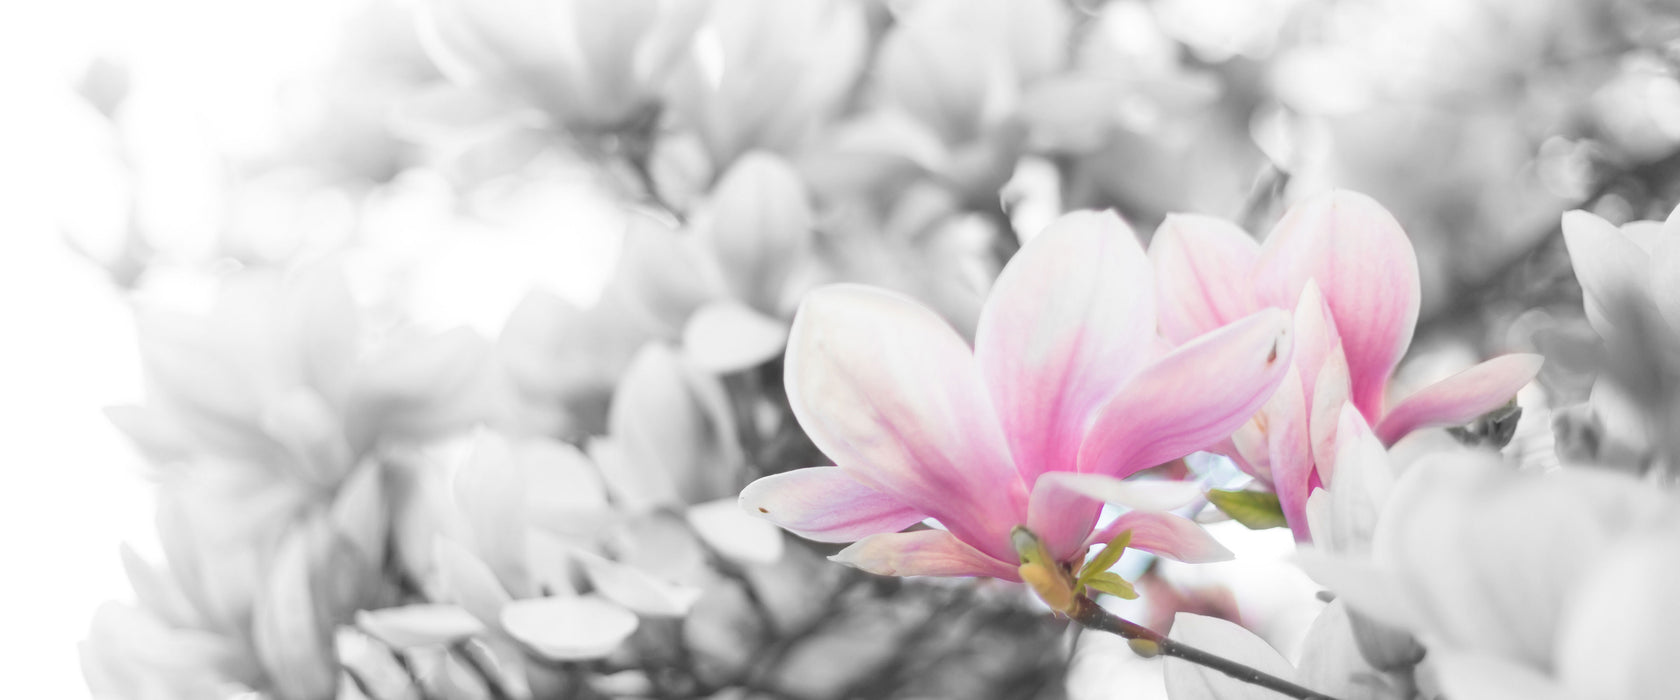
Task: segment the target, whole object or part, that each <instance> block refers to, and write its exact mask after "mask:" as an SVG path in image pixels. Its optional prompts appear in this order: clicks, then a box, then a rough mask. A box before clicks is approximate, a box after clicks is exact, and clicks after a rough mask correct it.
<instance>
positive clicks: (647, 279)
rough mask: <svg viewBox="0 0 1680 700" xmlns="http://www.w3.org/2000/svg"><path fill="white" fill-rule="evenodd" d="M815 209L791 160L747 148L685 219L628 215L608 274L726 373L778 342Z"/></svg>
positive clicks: (805, 267)
mask: <svg viewBox="0 0 1680 700" xmlns="http://www.w3.org/2000/svg"><path fill="white" fill-rule="evenodd" d="M813 216H814V214H813V212H812V210H811V202H810V195H809V194H808V193H807V192H806V190H805V187H804V184H803V182H802V181H801V180H800V177H799V174H798V173H796V172H795V171H794V170H793V168H792V167H790V166H789V165H788V164H787V163H786V162H785V161H783V160H782V159H781V158H779V157H777V156H774V155H771V154H768V153H762V152H753V153H748V154H746V155H744V156H742V157H741V158H740V159H739V160H737V161H736V162H735V164H734V165H732V166H731V167H730V168H729V170H728V171H727V172H725V173H724V175H723V178H722V179H721V180H720V181H719V182H718V184H717V186H716V187H715V188H713V190H712V191H711V193H710V195H708V197H707V198H706V199H705V200H704V201H703V202H701V203H700V205H699V206H698V207H697V208H696V211H695V212H694V214H693V216H692V218H691V220H690V221H689V223H688V224H687V225H686V226H685V227H684V228H683V229H680V230H673V229H670V228H668V227H666V226H663V225H660V224H659V223H657V222H654V221H651V220H647V219H641V220H638V221H636V222H635V223H633V224H632V225H631V227H630V230H629V231H628V232H627V234H626V240H625V244H624V253H623V258H622V260H621V261H620V266H619V270H620V274H619V277H618V279H616V280H615V281H614V284H616V285H618V286H619V287H620V290H619V291H622V293H623V294H624V297H625V299H626V300H627V301H628V302H629V303H630V304H632V305H633V306H634V307H635V308H636V309H637V310H639V311H641V312H642V314H643V315H644V317H645V320H646V321H647V322H648V323H650V325H651V327H652V328H654V329H655V333H656V334H657V335H658V336H660V337H663V338H666V339H669V340H680V341H681V342H682V346H683V351H684V354H685V355H687V356H688V357H689V358H690V359H691V360H692V361H694V362H696V363H697V364H699V365H700V366H703V367H705V368H707V369H710V370H712V371H714V372H718V373H729V372H734V371H737V370H741V369H746V368H748V367H752V366H755V365H758V364H762V363H763V362H765V361H766V360H768V359H770V358H771V357H774V356H775V355H776V354H778V353H780V352H781V350H782V347H783V345H784V343H785V342H786V336H787V330H786V329H787V326H786V321H785V320H783V319H785V318H786V317H787V316H788V315H789V314H790V313H791V311H792V306H793V303H794V301H795V300H796V299H797V298H798V292H799V291H800V290H801V286H802V284H803V283H802V282H801V279H802V278H803V279H808V278H809V275H810V273H811V267H812V266H813V264H814V263H813V261H812V260H811V252H812V238H813V230H812V229H813V226H814V221H813ZM799 273H804V274H803V275H802V276H801V275H799Z"/></svg>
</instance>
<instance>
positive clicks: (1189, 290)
mask: <svg viewBox="0 0 1680 700" xmlns="http://www.w3.org/2000/svg"><path fill="white" fill-rule="evenodd" d="M1149 259H1150V261H1151V262H1152V263H1153V264H1154V266H1155V290H1156V291H1155V293H1156V296H1157V298H1158V300H1159V308H1160V312H1161V319H1160V327H1161V334H1162V335H1163V336H1165V337H1166V338H1167V339H1168V340H1169V341H1171V342H1173V343H1185V342H1189V341H1190V340H1191V339H1193V338H1195V337H1196V336H1198V335H1201V334H1203V333H1207V332H1208V331H1211V330H1213V329H1215V328H1218V327H1220V326H1223V325H1225V324H1228V323H1231V322H1232V321H1236V320H1238V319H1241V318H1243V317H1245V316H1248V315H1249V314H1252V313H1254V312H1255V311H1258V310H1260V308H1261V307H1262V306H1263V304H1262V303H1261V301H1260V298H1259V296H1258V295H1257V294H1256V293H1255V292H1254V285H1253V276H1254V269H1255V265H1256V263H1257V262H1258V261H1259V259H1260V244H1259V243H1256V242H1255V240H1254V238H1253V237H1252V236H1250V235H1248V232H1246V231H1243V230H1242V229H1241V228H1238V227H1237V225H1236V224H1233V223H1231V222H1229V221H1225V220H1223V219H1218V218H1214V217H1211V216H1201V215H1197V214H1170V215H1168V216H1167V218H1166V220H1165V221H1162V222H1161V226H1160V227H1159V228H1157V229H1155V238H1154V239H1153V240H1151V241H1150V243H1149Z"/></svg>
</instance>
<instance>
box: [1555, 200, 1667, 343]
mask: <svg viewBox="0 0 1680 700" xmlns="http://www.w3.org/2000/svg"><path fill="white" fill-rule="evenodd" d="M1675 211H1676V214H1670V215H1669V217H1668V220H1667V221H1663V222H1657V221H1636V222H1633V223H1630V224H1627V225H1625V226H1622V227H1620V228H1617V227H1616V226H1614V225H1612V224H1611V223H1610V222H1608V221H1605V220H1604V219H1602V218H1599V217H1597V216H1594V215H1593V214H1590V213H1588V212H1584V211H1572V212H1569V213H1567V214H1564V215H1563V237H1564V242H1565V243H1567V244H1568V246H1569V259H1570V262H1571V263H1572V264H1573V266H1574V268H1575V278H1576V279H1577V280H1579V281H1580V283H1581V291H1582V292H1583V295H1584V296H1585V299H1584V302H1585V304H1586V313H1587V322H1588V323H1591V324H1592V327H1593V330H1596V331H1598V333H1599V335H1600V336H1603V337H1605V338H1607V339H1608V338H1611V337H1613V336H1615V335H1617V327H1616V323H1615V321H1616V320H1617V316H1618V314H1617V313H1616V312H1615V311H1614V309H1615V307H1617V306H1619V305H1622V304H1647V303H1648V304H1650V305H1652V306H1655V307H1656V310H1657V312H1658V313H1659V314H1660V316H1659V318H1661V319H1663V320H1664V321H1666V322H1667V323H1668V326H1669V329H1670V330H1671V331H1673V332H1674V333H1680V275H1676V274H1674V272H1675V271H1676V270H1680V209H1676V210H1675Z"/></svg>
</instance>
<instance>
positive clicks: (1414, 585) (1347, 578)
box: [1303, 454, 1680, 698]
mask: <svg viewBox="0 0 1680 700" xmlns="http://www.w3.org/2000/svg"><path fill="white" fill-rule="evenodd" d="M1494 461H1495V460H1493V459H1492V458H1490V457H1487V456H1486V455H1481V454H1466V455H1442V456H1440V457H1439V458H1437V459H1435V460H1433V461H1431V462H1425V463H1419V464H1416V465H1413V466H1412V467H1411V468H1409V469H1408V470H1407V471H1406V473H1405V474H1404V475H1403V476H1402V477H1401V478H1400V479H1399V481H1398V482H1396V483H1395V485H1394V491H1393V494H1392V496H1391V497H1390V498H1389V499H1388V504H1387V507H1386V508H1385V509H1384V510H1383V512H1382V516H1381V518H1380V520H1379V521H1378V522H1377V523H1376V524H1375V529H1374V533H1373V536H1372V549H1371V555H1370V557H1369V558H1368V559H1366V558H1360V557H1351V556H1340V557H1336V558H1328V557H1324V556H1322V555H1320V556H1313V557H1310V558H1307V559H1306V560H1305V561H1304V562H1303V563H1304V564H1305V565H1306V568H1307V570H1308V573H1310V574H1312V575H1313V577H1314V578H1316V579H1317V580H1318V581H1319V582H1321V583H1324V584H1325V585H1327V586H1329V587H1330V588H1331V589H1332V590H1333V591H1335V592H1336V594H1337V595H1338V596H1339V597H1341V598H1345V599H1346V601H1347V604H1348V605H1349V606H1350V608H1352V609H1355V610H1359V611H1361V612H1364V613H1365V614H1368V615H1370V616H1372V617H1373V618H1375V619H1377V620H1379V621H1381V622H1384V623H1386V624H1388V625H1392V626H1394V627H1397V628H1400V629H1405V630H1408V631H1410V632H1412V633H1414V634H1416V635H1418V637H1419V639H1420V641H1422V642H1423V644H1424V646H1426V647H1427V648H1428V649H1429V653H1428V655H1427V657H1425V663H1429V664H1433V665H1434V667H1435V669H1436V671H1437V673H1438V674H1439V679H1440V683H1441V686H1442V689H1443V690H1444V691H1445V692H1446V694H1447V695H1449V696H1453V697H1475V698H1484V697H1486V698H1502V697H1510V698H1518V697H1526V698H1564V697H1602V698H1655V697H1672V696H1674V695H1675V694H1676V693H1680V684H1677V682H1676V677H1675V676H1674V674H1673V668H1672V666H1673V644H1672V639H1671V637H1672V631H1673V628H1674V626H1675V625H1676V624H1680V606H1677V605H1676V604H1675V602H1674V599H1673V596H1672V594H1671V592H1670V591H1669V590H1668V586H1667V584H1666V582H1669V581H1672V580H1673V577H1674V576H1675V575H1677V573H1680V549H1677V548H1676V547H1675V546H1674V542H1675V538H1676V537H1677V536H1680V499H1676V498H1675V495H1674V494H1673V493H1669V492H1664V491H1661V490H1658V489H1653V488H1651V486H1650V485H1649V484H1646V483H1642V482H1641V481H1639V480H1638V479H1634V478H1631V477H1628V476H1624V475H1621V474H1616V473H1613V472H1609V471H1603V470H1596V469H1562V470H1557V471H1554V472H1550V473H1547V474H1543V475H1534V474H1523V473H1519V472H1514V471H1511V470H1509V469H1507V468H1505V467H1503V466H1501V465H1499V464H1496V463H1490V462H1494ZM1536 514H1541V517H1536Z"/></svg>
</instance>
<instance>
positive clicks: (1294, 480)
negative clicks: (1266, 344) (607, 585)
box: [1150, 191, 1541, 539]
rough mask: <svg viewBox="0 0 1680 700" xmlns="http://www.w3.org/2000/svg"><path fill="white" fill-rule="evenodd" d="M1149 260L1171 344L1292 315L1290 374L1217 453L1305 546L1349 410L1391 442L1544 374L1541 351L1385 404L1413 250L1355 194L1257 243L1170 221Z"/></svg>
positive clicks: (1405, 324)
mask: <svg viewBox="0 0 1680 700" xmlns="http://www.w3.org/2000/svg"><path fill="white" fill-rule="evenodd" d="M1150 257H1151V258H1152V261H1153V262H1154V265H1155V280H1156V284H1157V289H1158V298H1159V300H1160V319H1161V334H1162V335H1163V336H1164V337H1165V338H1166V339H1167V341H1168V342H1170V343H1184V342H1190V341H1191V340H1192V339H1194V338H1197V337H1200V336H1201V335H1203V334H1205V333H1208V332H1209V331H1212V330H1214V329H1217V328H1221V327H1224V326H1227V325H1230V324H1233V323H1237V322H1239V320H1240V319H1243V318H1246V317H1248V316H1249V315H1251V314H1253V313H1255V312H1256V311H1258V310H1260V309H1266V308H1280V309H1292V310H1293V311H1294V319H1295V328H1294V330H1295V338H1296V351H1295V355H1294V362H1293V368H1292V370H1291V371H1290V378H1289V379H1288V380H1286V381H1284V382H1283V383H1282V384H1281V385H1280V386H1279V388H1278V391H1277V393H1276V394H1275V395H1273V396H1272V398H1271V399H1270V400H1269V401H1267V403H1266V405H1265V407H1264V408H1263V409H1262V410H1261V411H1260V412H1259V413H1258V414H1256V415H1255V416H1254V420H1252V421H1250V422H1249V423H1248V424H1247V425H1245V426H1243V427H1242V429H1240V430H1238V431H1237V432H1236V433H1235V434H1234V435H1232V436H1231V440H1230V442H1228V443H1226V444H1225V445H1224V447H1223V448H1222V450H1221V451H1223V452H1225V453H1226V454H1228V455H1229V456H1231V457H1232V458H1233V459H1234V460H1235V461H1236V462H1237V464H1238V465H1239V466H1241V467H1242V468H1243V469H1244V471H1247V472H1248V473H1250V474H1252V475H1253V476H1255V477H1256V478H1258V479H1260V480H1261V481H1263V482H1264V483H1266V484H1268V485H1270V486H1271V487H1272V488H1273V489H1274V490H1275V491H1276V492H1277V494H1278V497H1279V500H1280V502H1281V504H1282V507H1283V512H1284V515H1285V517H1286V518H1287V519H1288V521H1289V524H1290V527H1291V528H1292V529H1293V530H1294V531H1295V533H1296V536H1297V537H1298V538H1300V539H1308V538H1309V535H1308V529H1307V523H1306V501H1307V497H1308V496H1310V495H1311V493H1312V491H1313V490H1315V489H1317V488H1320V487H1328V486H1330V485H1331V479H1332V476H1333V474H1332V470H1333V467H1334V464H1335V459H1334V456H1335V449H1336V447H1335V441H1336V428H1337V425H1338V423H1339V422H1340V415H1341V411H1342V406H1343V405H1344V404H1347V403H1351V404H1352V405H1353V406H1355V407H1356V408H1357V409H1358V410H1359V413H1360V414H1361V416H1362V417H1363V418H1364V420H1365V421H1366V422H1367V423H1368V424H1369V425H1370V426H1372V427H1373V428H1374V430H1375V432H1376V435H1377V436H1378V437H1379V438H1381V440H1382V442H1383V443H1384V444H1386V445H1392V444H1393V443H1394V442H1395V441H1397V440H1399V439H1400V438H1402V437H1405V436H1406V435H1408V434H1410V433H1412V432H1413V431H1416V430H1420V429H1423V428H1429V427H1439V426H1450V425H1462V424H1465V423H1468V422H1470V421H1472V420H1474V419H1475V418H1477V417H1478V416H1480V415H1482V414H1484V413H1486V412H1488V411H1490V410H1493V409H1495V408H1498V407H1499V406H1500V405H1502V404H1504V403H1506V402H1508V401H1510V400H1511V399H1512V398H1513V397H1514V396H1515V395H1516V393H1517V391H1518V390H1519V389H1521V388H1522V387H1523V386H1524V385H1525V384H1527V383H1528V382H1529V381H1530V380H1531V379H1533V378H1534V376H1535V374H1537V373H1538V372H1539V370H1540V361H1541V360H1540V357H1539V356H1538V355H1527V354H1511V355H1504V356H1500V357H1496V358H1494V359H1492V360H1489V361H1487V362H1484V363H1482V364H1479V365H1476V366H1474V367H1471V368H1469V369H1466V370H1464V371H1462V372H1459V373H1458V374H1455V375H1453V376H1450V377H1448V378H1446V379H1443V380H1441V381H1439V382H1437V383H1435V384H1432V385H1429V386H1427V387H1424V388H1423V389H1420V390H1418V391H1417V392H1415V393H1413V394H1412V395H1410V396H1408V397H1406V398H1405V399H1404V400H1401V401H1399V402H1398V403H1394V404H1392V405H1390V403H1389V400H1388V399H1389V397H1388V395H1387V394H1388V384H1389V377H1390V375H1391V374H1392V373H1393V371H1394V368H1395V365H1397V364H1398V363H1399V361H1400V358H1401V357H1403V356H1404V355H1405V353H1406V349H1407V347H1408V346H1410V345H1411V341H1412V333H1413V330H1414V327H1415V325H1416V323H1417V317H1418V307H1419V301H1420V289H1419V281H1418V265H1417V256H1416V254H1415V253H1414V251H1413V249H1412V244H1411V241H1410V240H1408V239H1407V237H1406V233H1405V231H1403V230H1402V229H1401V228H1400V224H1399V223H1398V222H1397V221H1395V219H1394V217H1393V216H1392V215H1390V214H1389V213H1388V211H1387V210H1385V209H1384V208H1383V207H1382V205H1380V204H1378V203H1377V202H1376V201H1374V200H1372V199H1371V198H1370V197H1367V196H1365V195H1362V194H1358V193H1354V192H1348V191H1334V192H1329V193H1326V194H1323V195H1319V196H1316V197H1313V198H1310V199H1307V200H1305V201H1303V202H1301V203H1300V204H1297V205H1296V206H1294V207H1292V208H1291V209H1290V210H1289V211H1288V212H1286V213H1285V214H1284V216H1283V218H1282V219H1281V220H1280V221H1279V222H1278V223H1277V226H1276V227H1275V228H1274V229H1273V230H1272V232H1271V234H1270V235H1269V236H1267V238H1266V241H1265V243H1264V244H1263V245H1262V244H1260V243H1258V242H1256V241H1255V240H1254V239H1253V238H1252V237H1250V236H1249V235H1248V234H1247V233H1245V232H1244V231H1243V230H1242V229H1240V228H1238V227H1237V226H1236V225H1234V224H1231V223H1229V222H1226V221H1223V220H1220V219H1216V218H1212V217H1205V216H1194V215H1174V216H1170V217H1168V218H1167V220H1166V221H1165V222H1164V223H1162V225H1161V227H1160V229H1159V230H1158V231H1157V232H1156V235H1155V238H1154V240H1153V241H1152V242H1151V244H1150Z"/></svg>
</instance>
